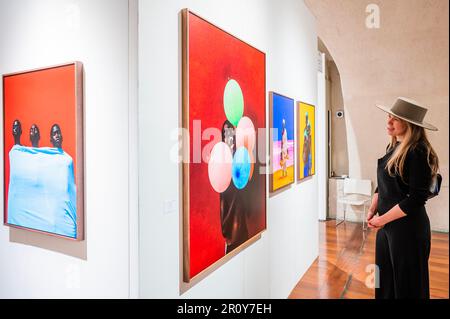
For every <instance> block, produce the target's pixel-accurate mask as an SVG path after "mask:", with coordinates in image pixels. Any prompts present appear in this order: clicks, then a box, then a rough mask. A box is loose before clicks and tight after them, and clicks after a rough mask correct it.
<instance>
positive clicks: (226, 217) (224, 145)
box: [183, 10, 266, 282]
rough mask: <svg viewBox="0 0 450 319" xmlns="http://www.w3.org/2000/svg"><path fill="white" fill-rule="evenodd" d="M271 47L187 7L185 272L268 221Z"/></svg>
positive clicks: (196, 270) (190, 273)
mask: <svg viewBox="0 0 450 319" xmlns="http://www.w3.org/2000/svg"><path fill="white" fill-rule="evenodd" d="M265 74H266V69H265V54H264V53H263V52H261V51H259V50H257V49H255V48H254V47H252V46H250V45H249V44H247V43H245V42H243V41H241V40H239V39H237V38H236V37H234V36H232V35H230V34H229V33H227V32H224V31H223V30H221V29H219V28H218V27H216V26H214V25H213V24H211V23H209V22H207V21H205V20H204V19H202V18H200V17H198V16H197V15H195V14H193V13H191V12H189V11H188V10H184V11H183V125H184V127H185V128H186V129H189V152H190V154H189V163H186V162H185V163H184V166H183V196H184V197H183V201H184V203H183V210H184V211H183V218H184V220H183V222H184V233H183V235H184V246H183V249H184V280H185V281H186V282H189V281H190V280H191V279H192V278H194V277H195V276H197V275H199V274H201V273H202V272H203V271H205V270H206V269H207V268H208V267H210V266H212V265H217V263H218V262H219V261H220V260H221V259H222V258H223V257H224V256H226V255H227V254H229V253H231V252H237V251H239V249H241V248H242V247H243V245H244V244H245V243H248V242H249V240H251V239H253V238H255V237H256V236H257V235H259V234H260V233H261V232H262V231H264V230H265V229H266V176H265V170H264V166H263V165H264V161H265V153H266V151H265V147H266V146H265V135H264V134H265V133H264V131H262V132H261V136H262V137H263V138H261V139H258V130H259V129H265V127H266V112H265Z"/></svg>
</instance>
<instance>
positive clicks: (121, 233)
mask: <svg viewBox="0 0 450 319" xmlns="http://www.w3.org/2000/svg"><path fill="white" fill-rule="evenodd" d="M128 6H129V1H127V0H96V1H89V0H78V1H76V0H39V1H34V0H19V1H9V0H0V42H1V43H2V45H1V49H0V74H6V73H11V72H17V71H23V70H28V69H34V68H40V67H45V66H51V65H55V64H60V63H65V62H71V61H81V62H82V63H83V64H84V69H85V85H84V94H85V99H84V102H85V104H84V110H85V115H84V121H85V132H84V133H85V149H84V150H85V234H86V236H85V238H86V239H85V240H84V241H82V242H73V241H68V240H65V239H59V238H54V237H49V236H46V235H40V234H36V233H31V232H28V231H23V230H17V229H12V228H9V227H6V226H3V225H1V226H0V242H1V244H0V260H1V262H0V298H37V297H39V298H81V297H83V298H97V297H105V298H127V297H129V296H135V295H137V294H136V293H133V291H136V289H137V288H134V287H136V286H134V287H131V285H130V267H132V266H133V265H137V263H136V262H134V260H137V254H136V253H134V252H133V251H132V250H130V248H129V244H130V243H132V242H133V239H132V237H130V232H129V227H130V223H129V221H130V219H129V205H130V202H131V200H132V198H136V196H137V194H136V196H134V195H133V194H132V195H130V194H129V190H130V187H129V185H131V184H132V183H133V180H132V179H131V176H134V175H131V173H129V161H130V159H129V156H131V155H130V154H132V152H129V145H130V144H129V139H130V134H129V128H130V125H129V122H128V118H129V115H130V114H129V111H130V109H129V98H130V96H131V93H132V92H131V90H129V89H128V88H129V83H131V85H133V84H134V85H135V82H133V81H131V82H129V71H130V70H129V56H131V55H130V53H132V52H129V46H128V44H129V40H131V39H130V38H129V34H128V29H129V11H128V9H129V7H128ZM136 87H137V86H136ZM0 90H1V87H0ZM25 130H26V131H27V130H28V128H24V131H25ZM43 136H44V135H43ZM45 136H47V135H45ZM133 139H134V140H136V137H133ZM2 165H3V163H2ZM1 172H2V173H1V174H2V175H3V170H1ZM0 184H1V185H3V183H0ZM136 185H137V184H136ZM1 187H3V186H1ZM2 193H3V190H2ZM133 196H134V197H133ZM1 198H2V199H1V201H2V203H1V204H0V206H1V207H3V196H1ZM135 201H136V203H137V199H136V200H135ZM136 205H137V204H136ZM136 211H137V210H136ZM2 216H3V213H2ZM136 216H137V212H136ZM136 234H137V230H136ZM131 235H132V234H131ZM130 238H131V239H130ZM134 243H135V246H136V247H137V242H134ZM135 273H137V270H136V271H135ZM133 278H134V277H133ZM134 282H136V279H135V278H134ZM133 289H134V290H133Z"/></svg>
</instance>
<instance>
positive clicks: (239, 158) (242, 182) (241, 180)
mask: <svg viewBox="0 0 450 319" xmlns="http://www.w3.org/2000/svg"><path fill="white" fill-rule="evenodd" d="M250 170H251V160H250V154H249V153H248V150H247V148H245V147H240V148H238V149H237V150H236V153H234V158H233V165H232V175H231V176H232V178H233V184H234V186H236V188H237V189H243V188H244V187H245V186H247V183H248V181H249V178H250Z"/></svg>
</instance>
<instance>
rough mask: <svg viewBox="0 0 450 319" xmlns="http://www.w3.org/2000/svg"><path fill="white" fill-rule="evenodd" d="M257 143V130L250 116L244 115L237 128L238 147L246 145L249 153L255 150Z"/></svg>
mask: <svg viewBox="0 0 450 319" xmlns="http://www.w3.org/2000/svg"><path fill="white" fill-rule="evenodd" d="M255 145H256V131H255V126H254V125H253V122H252V120H251V119H249V118H248V117H245V116H244V117H243V118H241V120H240V121H239V124H238V126H237V128H236V149H238V148H239V147H242V146H244V147H246V148H247V150H248V152H249V153H252V152H253V149H254V148H255Z"/></svg>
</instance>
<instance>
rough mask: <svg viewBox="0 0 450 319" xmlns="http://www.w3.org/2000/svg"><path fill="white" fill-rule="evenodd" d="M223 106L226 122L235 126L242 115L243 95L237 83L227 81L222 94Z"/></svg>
mask: <svg viewBox="0 0 450 319" xmlns="http://www.w3.org/2000/svg"><path fill="white" fill-rule="evenodd" d="M223 105H224V109H225V115H226V116H227V119H228V121H230V123H231V124H233V125H234V126H237V125H238V123H239V121H240V120H241V118H242V115H244V95H243V94H242V90H241V87H240V86H239V83H237V82H236V81H235V80H229V81H228V83H227V85H226V86H225V91H224V93H223Z"/></svg>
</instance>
